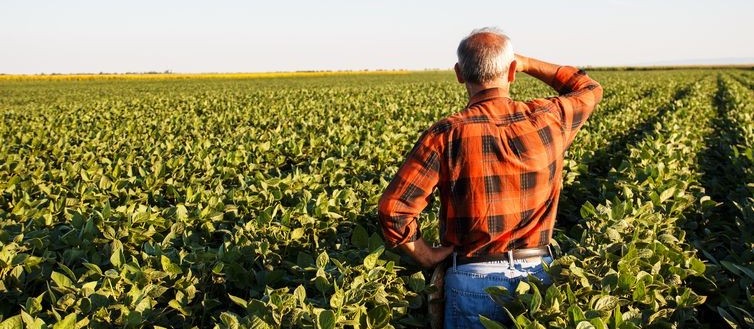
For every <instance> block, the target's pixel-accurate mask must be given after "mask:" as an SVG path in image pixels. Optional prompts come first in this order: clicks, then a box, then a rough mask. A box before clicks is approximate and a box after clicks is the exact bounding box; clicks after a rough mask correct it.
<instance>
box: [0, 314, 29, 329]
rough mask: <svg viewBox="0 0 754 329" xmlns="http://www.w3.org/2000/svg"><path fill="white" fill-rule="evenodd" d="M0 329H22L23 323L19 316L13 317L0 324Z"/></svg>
mask: <svg viewBox="0 0 754 329" xmlns="http://www.w3.org/2000/svg"><path fill="white" fill-rule="evenodd" d="M0 329H24V321H23V319H21V315H20V314H19V315H14V316H12V317H9V318H7V319H5V320H3V322H0Z"/></svg>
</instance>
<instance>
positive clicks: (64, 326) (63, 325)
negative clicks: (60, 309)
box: [52, 313, 76, 329]
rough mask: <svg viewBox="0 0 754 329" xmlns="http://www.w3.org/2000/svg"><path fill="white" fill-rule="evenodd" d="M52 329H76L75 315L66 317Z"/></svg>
mask: <svg viewBox="0 0 754 329" xmlns="http://www.w3.org/2000/svg"><path fill="white" fill-rule="evenodd" d="M52 329H76V313H71V314H68V315H66V316H65V318H64V319H63V320H61V321H58V322H57V323H55V325H53V326H52Z"/></svg>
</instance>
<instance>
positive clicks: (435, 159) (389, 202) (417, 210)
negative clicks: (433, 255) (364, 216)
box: [378, 131, 440, 248]
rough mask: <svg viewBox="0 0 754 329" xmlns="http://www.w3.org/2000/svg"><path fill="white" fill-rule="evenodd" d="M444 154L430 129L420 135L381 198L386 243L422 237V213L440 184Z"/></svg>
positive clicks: (404, 241) (401, 242)
mask: <svg viewBox="0 0 754 329" xmlns="http://www.w3.org/2000/svg"><path fill="white" fill-rule="evenodd" d="M439 172H440V154H439V153H438V152H437V151H436V149H435V145H433V144H432V134H431V133H430V132H429V131H427V132H425V133H424V134H422V136H421V137H420V138H419V141H417V142H416V145H414V148H413V149H412V150H411V152H410V153H409V154H408V156H407V157H406V161H405V162H404V163H403V165H402V166H401V167H400V169H399V170H398V172H397V173H396V174H395V177H393V180H392V181H391V182H390V184H389V185H388V187H387V189H386V190H385V192H384V193H383V194H382V197H381V198H380V201H379V207H378V215H379V220H380V225H381V226H382V232H383V236H384V238H385V244H386V245H387V246H388V247H391V248H393V247H396V246H399V245H402V244H404V243H407V242H413V241H416V240H417V239H419V238H420V237H421V231H420V229H419V223H418V219H419V214H421V212H422V210H424V208H425V207H426V206H427V204H429V198H430V196H431V194H432V191H433V190H434V188H435V187H436V186H437V183H438V181H439Z"/></svg>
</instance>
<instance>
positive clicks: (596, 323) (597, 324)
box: [589, 318, 607, 329]
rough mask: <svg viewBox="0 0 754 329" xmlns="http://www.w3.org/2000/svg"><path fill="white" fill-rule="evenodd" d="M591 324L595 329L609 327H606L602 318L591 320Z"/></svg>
mask: <svg viewBox="0 0 754 329" xmlns="http://www.w3.org/2000/svg"><path fill="white" fill-rule="evenodd" d="M589 323H591V324H592V325H593V326H594V328H595V329H607V325H605V322H604V321H602V319H600V318H594V319H591V320H589Z"/></svg>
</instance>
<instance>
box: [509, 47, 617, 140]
mask: <svg viewBox="0 0 754 329" xmlns="http://www.w3.org/2000/svg"><path fill="white" fill-rule="evenodd" d="M516 71H517V72H523V73H526V74H528V75H531V76H532V77H535V78H537V79H539V80H541V81H542V82H544V83H546V84H547V85H549V86H550V87H552V88H553V89H555V90H556V91H557V92H558V94H560V97H557V98H555V99H552V100H551V102H553V103H555V104H556V106H557V107H558V109H559V112H560V116H561V119H562V123H563V129H564V130H565V131H566V133H567V134H568V140H567V143H566V147H567V146H568V145H570V144H571V142H573V138H574V137H575V136H576V132H578V131H579V129H581V126H582V125H583V124H584V122H586V119H587V118H589V116H590V115H591V114H592V112H593V111H594V108H595V107H596V106H597V103H599V102H600V100H602V86H600V84H599V83H598V82H597V81H595V80H594V79H592V78H590V77H589V76H587V75H586V72H584V71H582V70H579V69H578V68H575V67H573V66H561V65H556V64H552V63H547V62H543V61H540V60H538V59H534V58H531V57H526V56H522V55H518V54H517V55H516ZM539 105H544V104H539Z"/></svg>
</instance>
